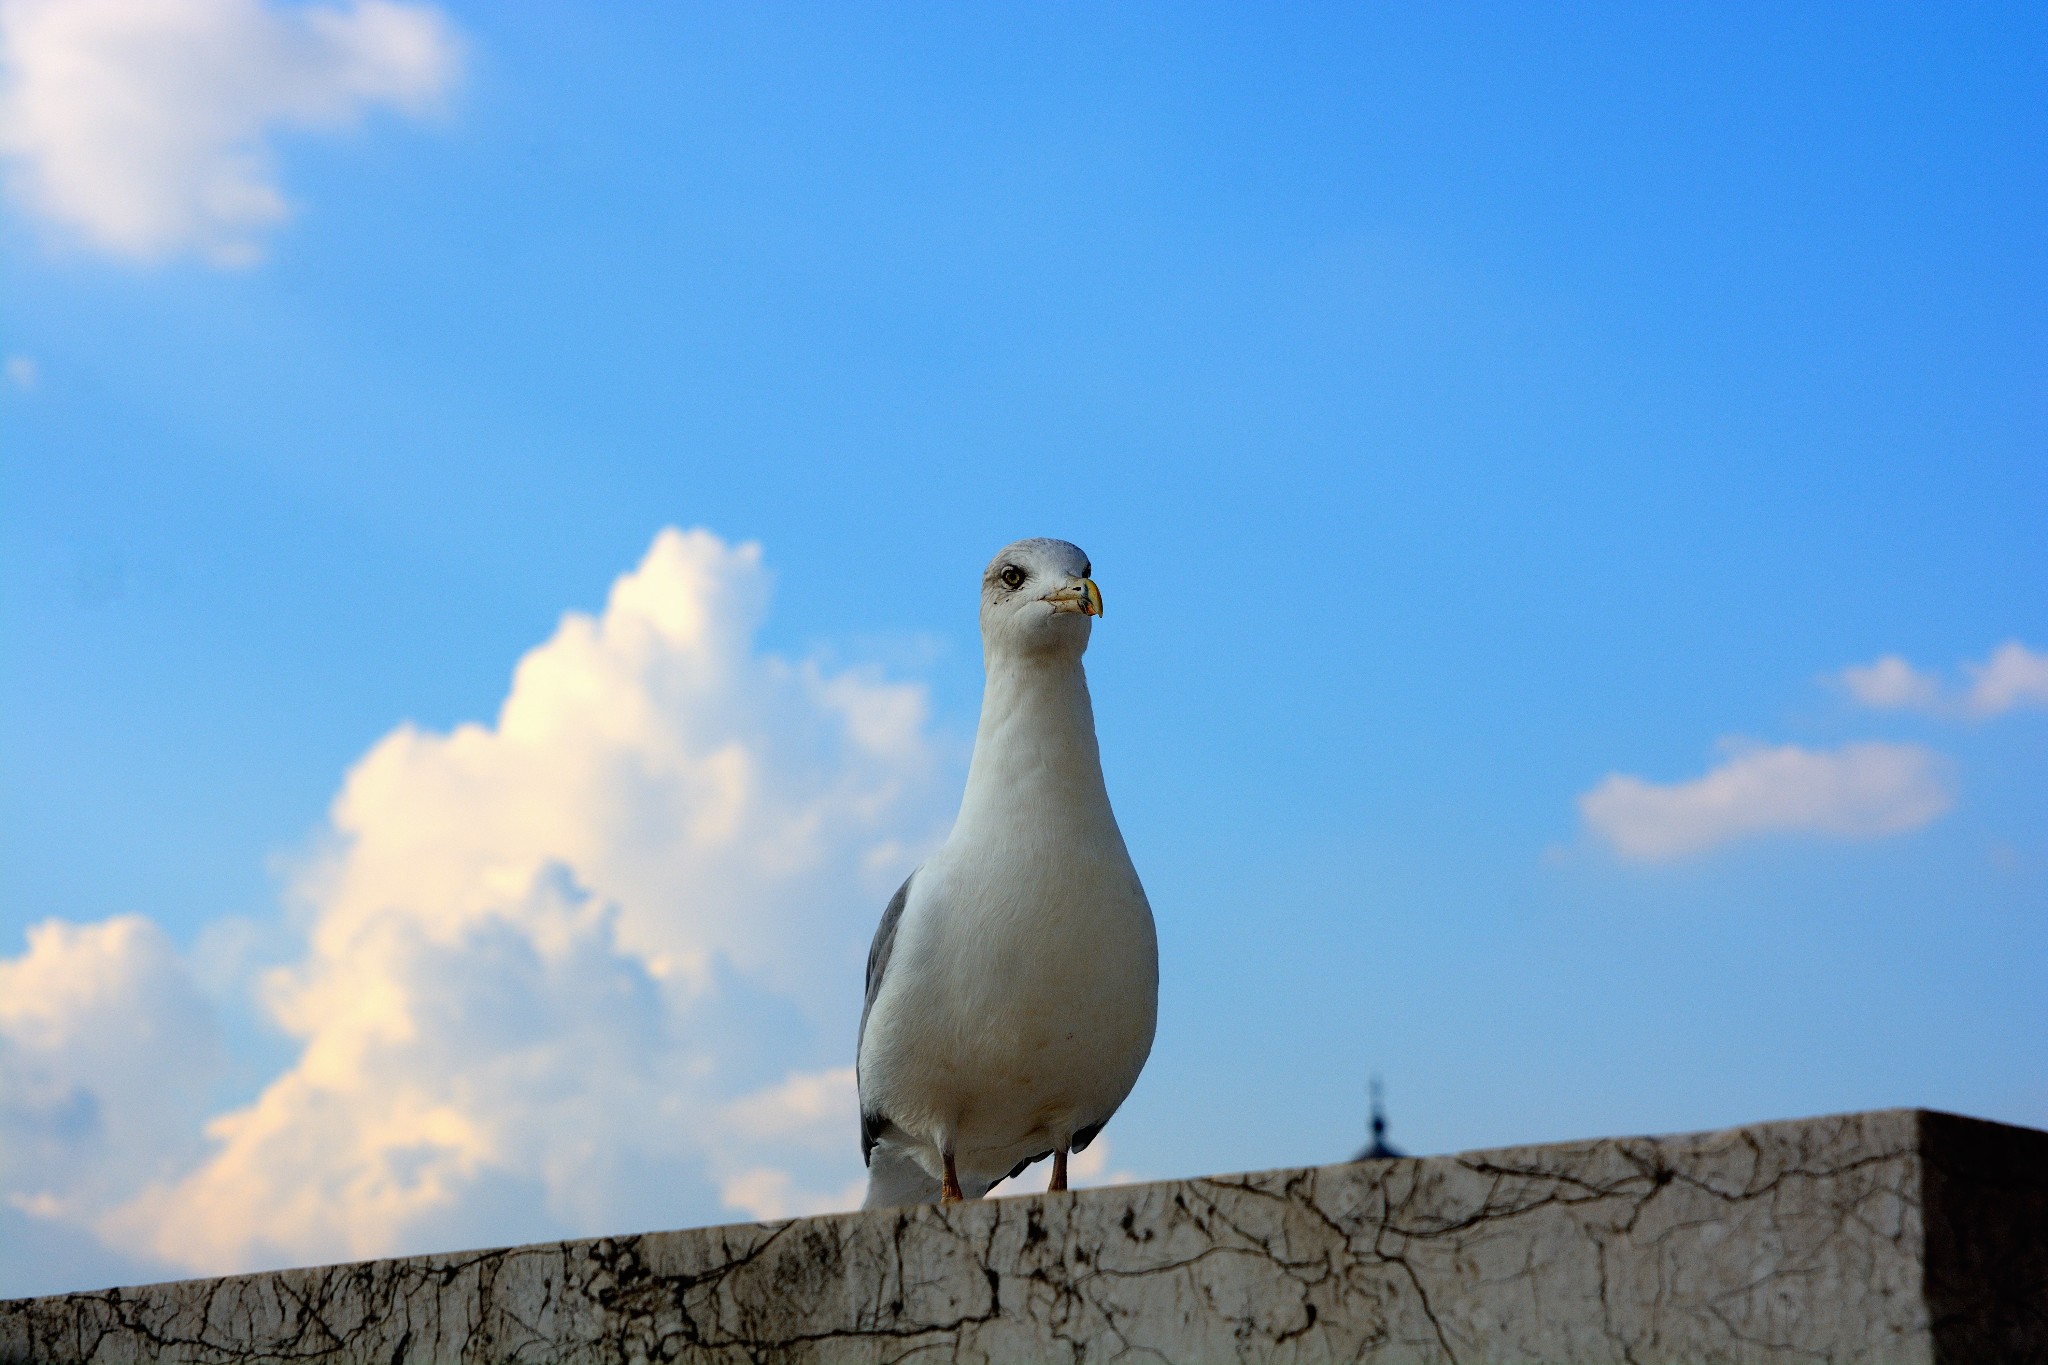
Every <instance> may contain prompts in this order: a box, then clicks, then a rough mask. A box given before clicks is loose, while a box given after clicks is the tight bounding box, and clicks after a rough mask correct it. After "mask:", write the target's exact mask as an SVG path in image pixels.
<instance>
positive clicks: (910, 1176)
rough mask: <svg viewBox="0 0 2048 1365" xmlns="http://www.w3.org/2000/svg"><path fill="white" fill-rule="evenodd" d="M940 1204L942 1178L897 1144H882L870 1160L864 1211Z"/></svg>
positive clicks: (863, 1202) (863, 1203) (862, 1205)
mask: <svg viewBox="0 0 2048 1365" xmlns="http://www.w3.org/2000/svg"><path fill="white" fill-rule="evenodd" d="M938 1202H939V1181H938V1177H936V1176H934V1175H933V1174H932V1173H931V1172H929V1171H927V1170H925V1168H924V1167H922V1166H920V1165H918V1164H917V1162H916V1160H915V1159H914V1158H912V1157H911V1155H910V1153H908V1152H906V1151H904V1150H903V1149H902V1148H900V1147H898V1146H896V1145H895V1144H894V1143H887V1142H885V1143H881V1144H879V1145H878V1146H877V1147H876V1148H875V1150H874V1153H873V1155H872V1156H871V1157H870V1158H869V1160H868V1195H867V1198H865V1199H863V1200H861V1201H860V1206H861V1207H862V1208H864V1209H893V1208H895V1207H897V1206H898V1205H900V1204H936V1203H938Z"/></svg>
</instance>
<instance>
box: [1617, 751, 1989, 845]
mask: <svg viewBox="0 0 2048 1365" xmlns="http://www.w3.org/2000/svg"><path fill="white" fill-rule="evenodd" d="M1728 747H1729V750H1730V752H1729V757H1728V758H1727V760H1726V761H1725V762H1723V763H1722V764H1721V765H1720V766H1718V767H1716V768H1713V769H1711V770H1709V771H1708V772H1707V773H1706V774H1705V775H1703V776H1700V777H1696V778H1694V779H1692V780H1691V781H1687V782H1675V783H1671V784H1668V785H1660V784H1657V783H1653V782H1646V781H1644V780H1643V779H1642V778H1640V777H1631V776H1628V775H1627V774H1623V773H1611V774H1609V775H1608V776H1607V778H1606V779H1605V780H1603V781H1602V782H1601V783H1600V785H1598V786H1597V787H1595V788H1593V790H1591V791H1589V792H1586V793H1585V794H1584V795H1582V796H1580V797H1579V802H1578V804H1579V813H1580V815H1581V816H1582V817H1583V818H1584V819H1585V822H1586V824H1587V826H1588V827H1589V828H1590V829H1592V830H1593V832H1594V833H1596V834H1598V835H1599V836H1600V837H1601V838H1603V839H1605V840H1606V841H1607V843H1608V844H1609V845H1610V846H1612V847H1613V849H1614V851H1615V852H1617V853H1619V854H1620V855H1621V856H1622V857H1625V858H1631V859H1636V860H1640V861H1644V862H1662V861H1667V860H1670V859H1674V858H1682V857H1685V856H1687V855H1689V854H1694V853H1701V852H1705V851H1706V850H1708V849H1710V848H1714V847H1717V846H1719V845H1722V844H1727V843H1732V842H1734V841H1736V840H1738V839H1746V838H1751V837H1754V836H1757V835H1763V834H1772V833H1779V832H1786V833H1801V834H1821V835H1831V836H1835V837H1839V838H1851V839H1868V838H1879V837H1883V836H1885V835H1892V834H1903V833H1905V832H1907V831H1908V830H1914V829H1918V828H1920V827H1921V826H1922V825H1925V824H1927V823H1928V822H1930V821H1932V820H1934V819H1936V818H1937V817H1939V816H1940V815H1941V814H1942V813H1943V812H1945V811H1946V810H1947V809H1948V808H1949V806H1950V804H1951V803H1952V802H1953V799H1954V798H1953V795H1952V792H1951V786H1952V784H1951V780H1950V775H1949V768H1948V764H1947V761H1946V760H1945V759H1943V758H1942V756H1941V755H1939V754H1937V753H1935V752H1934V751H1933V750H1931V749H1927V748H1924V747H1922V746H1920V745H1917V744H1887V743H1875V742H1869V743H1860V744H1847V745H1844V746H1842V747H1841V748H1839V749H1833V750H1825V751H1820V750H1813V749H1803V748H1800V747H1799V746H1797V745H1792V744H1787V745H1781V746H1779V747H1776V748H1766V747H1762V746H1751V745H1730V746H1728Z"/></svg>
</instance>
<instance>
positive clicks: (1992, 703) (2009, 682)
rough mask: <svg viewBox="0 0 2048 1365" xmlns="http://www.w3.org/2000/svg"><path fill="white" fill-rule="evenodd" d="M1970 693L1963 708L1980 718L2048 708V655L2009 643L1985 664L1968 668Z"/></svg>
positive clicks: (2019, 644)
mask: <svg viewBox="0 0 2048 1365" xmlns="http://www.w3.org/2000/svg"><path fill="white" fill-rule="evenodd" d="M1963 668H1964V671H1966V672H1967V673H1968V674H1969V675H1970V690H1969V692H1968V693H1967V694H1965V696H1964V699H1963V704H1964V705H1965V706H1966V707H1968V708H1969V710H1970V711H1971V712H1972V713H1973V714H1975V715H1979V716H1996V715H1999V714H2001V713H2003V712H2006V711H2011V710H2015V709H2017V708H2019V707H2022V706H2048V652H2043V651H2036V650H2031V649H2028V648H2027V647H2026V646H2025V645H2023V644H2021V643H2020V642H2019V641H2018V640H2007V641H2006V642H2005V643H2004V644H2002V645H2000V646H1999V647H1998V648H1997V649H1995V650H1993V651H1992V652H1991V657H1990V658H1988V659H1986V660H1985V661H1984V662H1983V663H1981V664H1965V665H1963Z"/></svg>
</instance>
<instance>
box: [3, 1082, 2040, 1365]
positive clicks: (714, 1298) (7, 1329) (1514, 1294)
mask: <svg viewBox="0 0 2048 1365" xmlns="http://www.w3.org/2000/svg"><path fill="white" fill-rule="evenodd" d="M2044 1173H2048V1133H2037V1132H2033V1131H2031V1130H2024V1129H2013V1128H2004V1127H2001V1126H1999V1125H1996V1124H1987V1123H1981V1122H1977V1121H1975V1120H1969V1119H1958V1118H1953V1117H1949V1116H1946V1115H1938V1114H1926V1113H1922V1112H1919V1111H1913V1110H1893V1111H1886V1112H1880V1113H1870V1114H1852V1115H1846V1116H1841V1117H1836V1118H1825V1119H1812V1120H1805V1121H1799V1122H1789V1123H1770V1124H1759V1125H1756V1126H1753V1127H1748V1128H1736V1129H1731V1130H1728V1131H1726V1132H1719V1133H1707V1134H1698V1135H1692V1136H1686V1137H1675V1138H1658V1139H1652V1138H1637V1139H1621V1140H1614V1141H1602V1142H1577V1143H1562V1144H1558V1145H1554V1146H1545V1147H1524V1148H1511V1149H1507V1150H1503V1151H1492V1152H1477V1153H1469V1154H1466V1155H1463V1156H1450V1157H1430V1158H1422V1159H1413V1160H1399V1161H1387V1162H1375V1163H1365V1164H1357V1165H1342V1166H1327V1167H1321V1168H1316V1169H1309V1170H1296V1171H1271V1172H1265V1173H1262V1174H1256V1175H1244V1176H1231V1177H1223V1178H1217V1179H1210V1180H1189V1181H1176V1182H1168V1183H1162V1184H1155V1185H1138V1186H1127V1187H1121V1188H1114V1189H1103V1190H1089V1191H1082V1192H1079V1193H1076V1194H1066V1195H1048V1196H1038V1197H1020V1198H1012V1199H996V1200H990V1201H985V1202H980V1203H973V1204H964V1205H957V1206H953V1207H950V1208H921V1209H913V1210H903V1211H884V1212H875V1213H854V1214H841V1215H835V1216H831V1217H824V1218H809V1219H801V1220H798V1221H795V1222H789V1223H777V1224H758V1225H748V1226H736V1227H723V1228H704V1229H696V1230H691V1231H686V1232H665V1233H649V1234H646V1235H643V1236H638V1237H618V1238H602V1239H599V1240H596V1241H588V1242H568V1243H560V1244H553V1245H544V1246H530V1247H515V1248H512V1249H509V1250H502V1251H479V1252H469V1253H464V1254H459V1255H444V1256H423V1257H414V1258H410V1259H405V1260H390V1261H377V1262H369V1263H365V1264H361V1265H347V1266H335V1267H328V1268H323V1269H308V1270H288V1271H280V1272H277V1273H274V1274H266V1275H243V1276H232V1277H229V1278H226V1279H218V1280H194V1281H187V1282H182V1283H177V1284H167V1285H152V1286H148V1287H145V1288H140V1289H121V1290H109V1291H107V1292H105V1293H98V1294H69V1295H59V1296H53V1297H50V1298H44V1299H23V1300H16V1301H13V1302H8V1303H4V1304H0V1360H36V1361H50V1362H58V1361H94V1362H114V1361H193V1362H201V1361H204V1362H243V1361H255V1360H294V1361H319V1362H344V1361H363V1362H372V1361H374V1362H401V1361H622V1362H623V1361H643V1360H644V1361H666V1360H684V1361H720V1362H724V1361H735V1362H736V1361H768V1360H773V1361H828V1360H829V1361H908V1360H920V1361H950V1360H962V1361H977V1362H979V1361H988V1362H1010V1361H1038V1360H1045V1361H1050V1360H1129V1361H1146V1360H1150V1361H1176V1362H1178V1361H1190V1362H1192V1361H1220V1360H1233V1359H1243V1360H1258V1361H1327V1360H1350V1361H1371V1362H1396V1361H1400V1362H1409V1361H1415V1362H1423V1361H1428V1362H1437V1361H1441V1362H1466V1363H1468V1365H1469V1362H1475V1361H1559V1362H1567V1361H1568V1362H1601V1361H1615V1362H1636V1363H1638V1365H1649V1363H1650V1362H1662V1361H1673V1362H1676V1361H1688V1362H1706V1361H1770V1362H1795V1361H1868V1362H1880V1361H1882V1362H1892V1361H1902V1362H1903V1361H1914V1362H1936V1361H1941V1362H1948V1361H1962V1360H1970V1361H1978V1360H2048V1234H2044V1229H2048V1174H2044Z"/></svg>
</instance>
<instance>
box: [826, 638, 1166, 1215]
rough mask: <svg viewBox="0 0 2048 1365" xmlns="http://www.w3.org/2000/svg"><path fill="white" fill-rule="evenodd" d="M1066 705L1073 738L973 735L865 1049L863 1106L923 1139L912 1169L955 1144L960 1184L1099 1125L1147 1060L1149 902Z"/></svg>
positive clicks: (1001, 731) (1087, 721)
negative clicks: (943, 839)
mask: <svg viewBox="0 0 2048 1365" xmlns="http://www.w3.org/2000/svg"><path fill="white" fill-rule="evenodd" d="M1076 672H1077V673H1078V670H1076ZM1077 681H1078V679H1077ZM1063 709H1065V710H1068V711H1069V712H1074V711H1075V710H1076V709H1077V710H1078V714H1076V716H1075V719H1076V720H1078V721H1079V722H1080V723H1081V724H1083V725H1085V726H1086V732H1085V736H1080V737H1074V738H1076V739H1079V738H1083V737H1084V738H1085V740H1086V743H1085V745H1084V744H1079V743H1074V744H1066V743H1062V742H1061V738H1062V737H1060V736H1058V735H1056V734H1055V735H1049V734H1048V727H1047V724H1046V723H1045V719H1044V717H1042V716H1040V717H1032V716H1030V715H1028V714H1027V715H1025V716H1022V717H1020V718H1019V720H1020V723H1019V724H1017V725H1013V726H1008V727H1006V726H1004V725H1002V724H1000V721H1001V719H1002V717H1001V716H998V717H997V718H996V719H997V721H998V722H999V723H998V724H996V725H994V726H993V727H991V726H989V725H984V727H983V734H982V735H981V737H980V739H979V741H978V742H977V747H976V754H975V767H976V773H975V775H974V777H973V778H971V779H970V793H969V800H968V801H967V802H966V803H965V804H964V805H963V808H962V812H961V820H960V823H959V825H958V826H956V828H955V829H954V832H953V836H952V837H951V838H950V839H949V840H948V841H947V843H946V845H945V846H944V847H943V848H941V849H940V850H939V852H938V853H936V854H934V855H933V856H932V858H931V859H930V860H928V861H927V862H926V863H925V864H924V865H923V866H922V867H920V868H919V869H918V871H917V873H916V874H915V876H914V877H913V878H912V880H911V884H910V893H909V898H908V900H907V902H906V904H905V906H904V911H903V918H902V921H901V923H900V924H899V926H898V928H897V935H896V942H895V947H894V953H893V956H892V958H891V960H890V964H889V968H888V971H887V973H886V974H885V976H884V978H883V981H882V985H881V989H880V992H879V993H878V995H877V996H876V999H875V1003H874V1007H873V1009H872V1011H871V1013H870V1015H869V1018H868V1023H867V1030H866V1034H865V1036H864V1037H863V1039H862V1046H861V1056H860V1063H861V1089H862V1092H863V1103H864V1105H865V1106H866V1107H867V1108H868V1109H869V1110H870V1111H871V1112H877V1113H881V1114H884V1115H886V1116H887V1117H888V1118H889V1119H890V1120H891V1121H892V1122H893V1123H894V1124H895V1125H896V1126H897V1127H898V1128H900V1129H902V1130H904V1131H905V1132H907V1133H909V1134H910V1135H912V1136H913V1138H915V1139H917V1140H919V1142H920V1144H921V1145H924V1144H929V1147H930V1150H927V1151H922V1152H920V1160H931V1161H936V1156H937V1151H936V1149H937V1147H938V1145H940V1144H944V1143H948V1142H950V1144H951V1145H952V1146H953V1147H954V1150H955V1152H956V1153H957V1155H958V1160H959V1163H960V1166H961V1173H962V1176H963V1179H964V1178H965V1177H966V1176H967V1175H968V1174H969V1173H970V1172H974V1173H978V1174H979V1175H980V1176H982V1177H983V1179H984V1180H992V1179H995V1178H997V1177H1000V1176H1001V1175H1002V1174H1004V1173H1005V1172H1007V1171H1008V1170H1009V1168H1010V1167H1011V1166H1012V1165H1014V1164H1015V1162H1017V1161H1018V1160H1020V1159H1023V1158H1025V1157H1031V1156H1036V1155H1038V1154H1040V1153H1042V1152H1045V1151H1047V1150H1049V1149H1051V1148H1053V1147H1055V1146H1059V1145H1062V1144H1064V1143H1065V1142H1067V1140H1068V1139H1070V1138H1071V1137H1072V1135H1073V1133H1074V1132H1075V1131H1076V1130H1078V1129H1081V1128H1084V1127H1086V1126H1088V1125H1091V1124H1095V1123H1099V1122H1101V1121H1102V1120H1104V1119H1106V1118H1108V1117H1109V1115H1110V1114H1111V1113H1112V1112H1113V1111H1114V1110H1115V1109H1116V1107H1117V1106H1118V1105H1119V1104H1120V1103H1122V1101H1123V1099H1124V1097H1125V1096H1126V1095H1127V1094H1129V1092H1130V1089H1131V1086H1132V1085H1133V1084H1134V1083H1135V1082H1136V1080H1137V1076H1138V1072H1139V1071H1140V1069H1142V1067H1143V1066H1144V1062H1145V1058H1146V1055H1147V1054H1148V1053H1149V1052H1150V1050H1151V1045H1152V1034H1153V1028H1154V1023H1155V1020H1156V1015H1157V1007H1158V976H1159V968H1158V948H1157V943H1156V939H1155V935H1154V930H1153V923H1152V912H1151V908H1150V906H1149V905H1148V904H1147V902H1146V899H1145V892H1144V888H1143V887H1142V886H1141V885H1140V884H1139V881H1138V876H1137V872H1136V870H1135V869H1134V868H1133V867H1132V865H1131V860H1130V856H1129V854H1128V852H1127V851H1126V850H1125V847H1124V842H1123V837H1122V835H1121V834H1120V833H1119V832H1118V830H1117V826H1116V821H1115V818H1114V816H1113V815H1112V814H1111V812H1110V809H1109V801H1108V797H1107V794H1106V793H1105V792H1104V790H1103V786H1102V778H1101V771H1100V767H1099V765H1098V762H1097V760H1096V757H1095V746H1094V735H1093V720H1092V716H1090V715H1088V707H1087V701H1086V694H1085V690H1081V692H1080V700H1079V702H1078V708H1075V707H1074V705H1073V703H1072V702H1071V701H1068V702H1067V703H1065V704H1064V706H1063ZM984 719H985V720H986V719H987V717H986V716H985V717H984ZM1034 720H1035V721H1036V723H1035V724H1034V723H1031V722H1033V721H1034ZM977 785H978V786H979V788H980V793H979V796H980V798H981V799H977V794H976V791H975V788H976V787H977Z"/></svg>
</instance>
